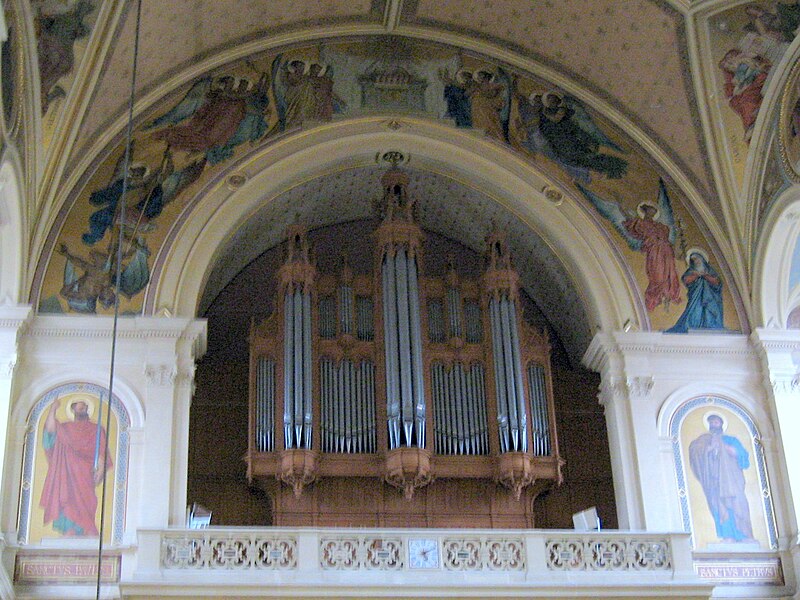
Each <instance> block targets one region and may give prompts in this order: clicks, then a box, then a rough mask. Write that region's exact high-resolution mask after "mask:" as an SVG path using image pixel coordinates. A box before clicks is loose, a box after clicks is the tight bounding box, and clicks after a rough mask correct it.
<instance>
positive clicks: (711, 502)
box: [670, 396, 778, 552]
mask: <svg viewBox="0 0 800 600" xmlns="http://www.w3.org/2000/svg"><path fill="white" fill-rule="evenodd" d="M670 436H671V438H672V444H673V452H674V458H675V466H676V469H677V478H678V494H679V499H680V503H681V512H682V516H683V526H684V529H685V530H686V531H688V532H691V534H692V544H693V547H694V549H695V550H696V551H705V552H753V551H758V550H775V549H777V548H778V541H777V533H776V530H775V516H774V513H773V509H772V495H771V492H770V486H769V480H768V477H767V470H766V465H765V462H764V448H763V446H762V444H761V438H760V435H759V432H758V430H757V429H756V427H755V424H754V423H753V421H752V419H751V418H750V416H749V415H748V414H747V413H746V412H745V411H744V410H742V408H741V407H740V406H738V405H737V404H736V403H734V402H732V401H730V400H728V399H726V398H721V397H717V396H702V397H699V398H694V399H692V400H689V401H688V402H686V403H684V404H683V405H682V406H681V407H680V408H679V409H678V411H677V412H676V413H675V415H674V416H673V418H672V422H671V424H670Z"/></svg>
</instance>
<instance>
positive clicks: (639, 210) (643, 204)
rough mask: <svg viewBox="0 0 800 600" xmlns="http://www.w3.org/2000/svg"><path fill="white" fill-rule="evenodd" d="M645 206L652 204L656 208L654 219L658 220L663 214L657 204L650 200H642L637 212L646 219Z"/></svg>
mask: <svg viewBox="0 0 800 600" xmlns="http://www.w3.org/2000/svg"><path fill="white" fill-rule="evenodd" d="M645 206H652V207H653V208H655V209H656V212H655V214H654V215H653V220H654V221H657V220H658V217H660V216H661V211H660V210H658V207H657V206H656V205H655V204H651V203H650V202H640V203H639V204H638V206H637V207H636V212H637V213H639V216H640V217H641V218H643V219H644V207H645Z"/></svg>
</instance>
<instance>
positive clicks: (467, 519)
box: [260, 477, 539, 529]
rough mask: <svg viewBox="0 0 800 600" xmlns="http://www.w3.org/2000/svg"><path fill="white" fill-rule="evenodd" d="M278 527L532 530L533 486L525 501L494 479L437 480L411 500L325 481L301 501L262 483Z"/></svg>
mask: <svg viewBox="0 0 800 600" xmlns="http://www.w3.org/2000/svg"><path fill="white" fill-rule="evenodd" d="M260 485H262V486H263V487H264V488H265V490H266V491H267V492H268V493H269V495H270V496H271V497H272V500H273V506H272V510H273V513H272V514H273V524H274V525H276V526H279V527H304V526H313V527H420V528H422V527H441V528H465V529H467V528H482V529H489V528H495V529H504V528H509V529H523V528H530V527H534V526H535V523H534V517H533V500H534V497H535V496H536V494H538V492H539V490H538V489H537V488H538V487H539V486H532V487H531V488H528V490H527V491H526V492H525V497H524V498H523V499H522V500H521V501H517V500H515V499H514V496H513V495H512V494H509V493H508V490H506V489H505V488H503V487H502V486H498V485H497V484H495V483H494V482H493V481H491V479H449V478H443V479H437V480H436V481H435V482H434V483H433V484H431V485H428V486H426V487H424V488H420V489H419V490H417V491H416V493H415V494H414V497H413V498H412V499H411V500H406V499H405V498H404V497H403V495H402V494H400V493H398V491H397V490H396V489H394V488H392V487H390V486H388V485H385V484H384V483H383V482H381V481H380V479H375V478H369V477H323V478H320V479H319V480H318V481H317V482H316V483H315V484H314V485H313V486H310V487H308V488H306V489H304V491H303V493H302V494H301V495H300V496H299V497H298V496H295V495H294V493H293V492H292V489H291V488H290V487H288V486H285V485H282V484H281V483H280V482H279V481H277V480H276V479H265V480H262V481H261V482H260Z"/></svg>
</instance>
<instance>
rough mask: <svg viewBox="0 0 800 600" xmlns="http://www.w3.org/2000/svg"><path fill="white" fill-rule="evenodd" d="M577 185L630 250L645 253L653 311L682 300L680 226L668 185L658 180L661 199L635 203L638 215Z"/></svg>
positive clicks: (648, 298)
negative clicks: (677, 247) (677, 262)
mask: <svg viewBox="0 0 800 600" xmlns="http://www.w3.org/2000/svg"><path fill="white" fill-rule="evenodd" d="M575 185H577V186H578V189H579V190H580V191H581V192H583V195H584V196H586V198H587V199H588V200H589V202H591V203H592V204H593V205H594V207H595V208H596V209H597V210H598V211H599V212H600V214H601V215H603V216H604V217H605V218H606V219H608V220H609V221H611V223H612V224H613V225H614V229H616V230H617V231H618V232H619V233H620V235H622V237H623V238H625V241H626V242H627V243H628V246H629V247H630V248H631V250H636V251H639V252H642V253H644V256H645V272H646V273H647V280H648V284H647V289H646V290H645V292H644V302H645V305H646V306H647V310H649V311H653V310H654V309H655V308H656V307H657V306H658V305H659V304H662V303H663V304H664V305H665V306H666V307H669V304H670V303H678V302H680V301H681V285H680V280H679V279H678V274H677V272H676V271H675V241H676V239H677V235H678V228H677V226H676V225H675V217H674V215H673V213H672V204H671V203H670V200H669V196H668V195H667V187H666V186H665V185H664V182H663V181H662V180H659V182H658V188H659V191H658V200H657V202H656V203H655V204H651V203H648V202H641V203H640V204H639V206H637V207H636V211H637V213H638V216H635V215H633V214H626V211H625V210H624V209H623V208H622V207H620V205H619V204H618V203H616V202H614V201H613V200H605V199H603V198H601V197H600V196H598V195H597V194H595V193H594V192H591V191H589V190H587V189H586V188H585V187H583V186H582V185H580V184H579V183H576V184H575Z"/></svg>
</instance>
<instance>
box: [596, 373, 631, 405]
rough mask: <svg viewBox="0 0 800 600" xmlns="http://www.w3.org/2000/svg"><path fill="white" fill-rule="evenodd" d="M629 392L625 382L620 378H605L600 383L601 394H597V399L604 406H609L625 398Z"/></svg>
mask: <svg viewBox="0 0 800 600" xmlns="http://www.w3.org/2000/svg"><path fill="white" fill-rule="evenodd" d="M627 391H628V388H627V386H626V385H625V382H624V381H623V380H622V379H620V378H619V377H610V378H604V379H603V381H601V382H600V392H599V393H598V394H597V399H598V400H599V401H600V404H601V405H602V406H609V405H610V404H613V403H614V401H615V400H618V399H621V398H624V397H625V394H626V392H627Z"/></svg>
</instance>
